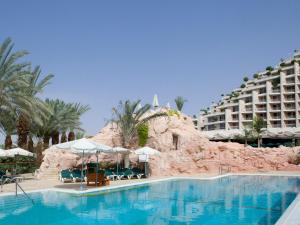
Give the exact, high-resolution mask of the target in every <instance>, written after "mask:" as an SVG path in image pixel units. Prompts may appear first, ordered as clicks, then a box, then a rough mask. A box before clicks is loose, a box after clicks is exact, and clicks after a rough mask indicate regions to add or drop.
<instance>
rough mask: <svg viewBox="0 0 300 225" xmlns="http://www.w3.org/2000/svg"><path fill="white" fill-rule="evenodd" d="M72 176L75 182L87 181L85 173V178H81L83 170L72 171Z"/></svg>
mask: <svg viewBox="0 0 300 225" xmlns="http://www.w3.org/2000/svg"><path fill="white" fill-rule="evenodd" d="M71 176H72V178H73V181H74V182H78V181H81V179H82V181H85V180H86V178H85V173H84V171H83V178H81V170H78V169H74V170H72V172H71Z"/></svg>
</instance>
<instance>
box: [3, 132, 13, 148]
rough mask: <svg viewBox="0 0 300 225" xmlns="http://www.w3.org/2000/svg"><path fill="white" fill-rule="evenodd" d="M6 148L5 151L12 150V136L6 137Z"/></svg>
mask: <svg viewBox="0 0 300 225" xmlns="http://www.w3.org/2000/svg"><path fill="white" fill-rule="evenodd" d="M4 148H5V149H11V148H12V140H11V135H6V137H5V142H4Z"/></svg>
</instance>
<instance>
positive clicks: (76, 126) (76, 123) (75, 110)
mask: <svg viewBox="0 0 300 225" xmlns="http://www.w3.org/2000/svg"><path fill="white" fill-rule="evenodd" d="M89 110H90V107H89V106H88V105H81V104H80V103H75V104H73V106H72V115H73V116H74V117H75V119H74V120H73V122H72V123H70V124H69V125H68V129H69V134H68V141H74V140H75V138H76V136H75V132H74V131H75V130H78V131H83V130H82V129H81V128H80V125H81V123H80V117H81V116H82V115H83V114H84V113H86V112H87V111H89Z"/></svg>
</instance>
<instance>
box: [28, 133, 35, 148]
mask: <svg viewBox="0 0 300 225" xmlns="http://www.w3.org/2000/svg"><path fill="white" fill-rule="evenodd" d="M27 150H28V151H30V152H34V147H33V140H32V136H31V135H30V136H29V138H28V144H27Z"/></svg>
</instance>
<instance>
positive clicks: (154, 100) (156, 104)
mask: <svg viewBox="0 0 300 225" xmlns="http://www.w3.org/2000/svg"><path fill="white" fill-rule="evenodd" d="M152 106H153V107H154V108H157V107H159V103H158V97H157V94H155V95H154V97H153V103H152Z"/></svg>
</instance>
